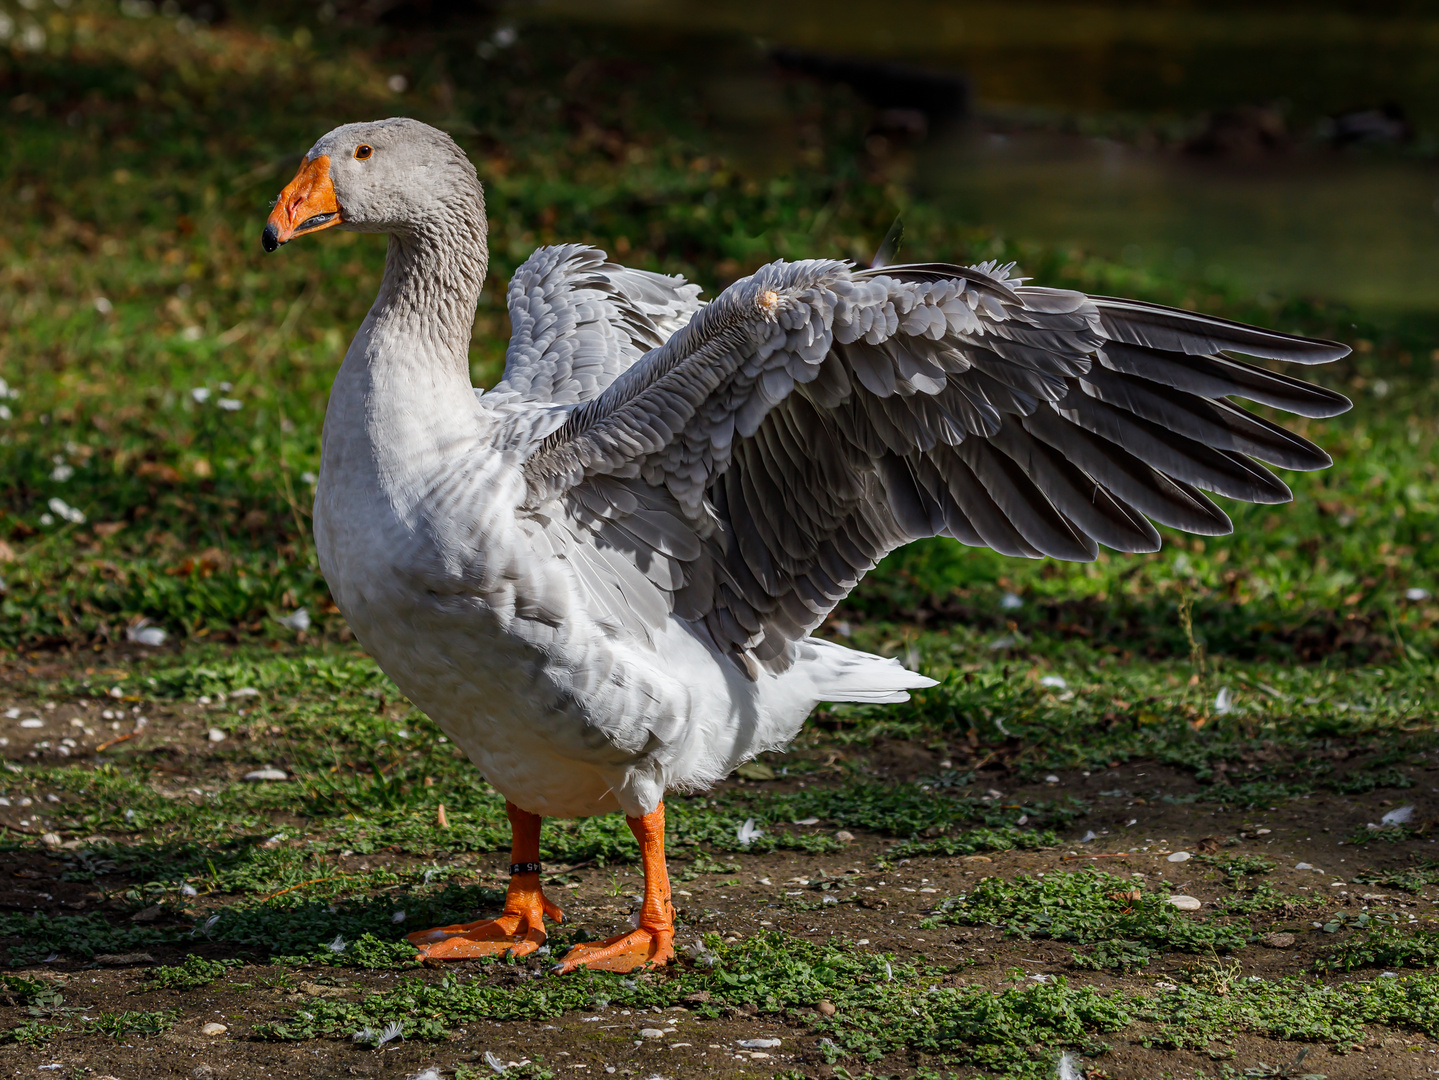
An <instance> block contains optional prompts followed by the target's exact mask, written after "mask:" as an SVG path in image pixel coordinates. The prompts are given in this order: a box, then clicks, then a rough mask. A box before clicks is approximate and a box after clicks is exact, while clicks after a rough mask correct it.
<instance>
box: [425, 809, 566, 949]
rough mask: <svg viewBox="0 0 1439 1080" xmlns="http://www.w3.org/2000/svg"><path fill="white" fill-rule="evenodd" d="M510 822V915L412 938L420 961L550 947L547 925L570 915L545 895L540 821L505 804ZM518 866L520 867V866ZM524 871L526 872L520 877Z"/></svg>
mask: <svg viewBox="0 0 1439 1080" xmlns="http://www.w3.org/2000/svg"><path fill="white" fill-rule="evenodd" d="M505 811H506V812H507V813H508V815H509V818H510V833H511V843H510V859H511V864H512V865H511V867H510V870H511V875H510V887H509V891H508V892H507V893H506V894H505V910H504V914H502V915H501V916H500V917H499V918H498V919H482V920H481V921H479V922H472V923H461V924H458V925H455V926H437V927H435V928H434V929H433V930H421V931H420V932H419V933H416V934H410V935H409V941H410V944H411V945H414V946H415V947H416V948H417V949H419V950H420V955H419V956H417V957H416V959H417V960H474V959H477V958H479V957H482V956H498V955H500V954H501V953H507V954H509V955H510V956H528V955H529V954H530V953H532V952H534V951H535V950H536V949H538V948H539V947H540V946H541V945H543V944H544V943H545V919H546V918H547V917H548V918H550V919H552V920H554V921H555V922H564V921H565V915H564V912H562V911H561V910H560V909H559V908H557V907H556V906H555V905H554V904H552V903H550V901H549V900H548V899H547V898H546V897H545V894H544V893H543V892H542V891H541V890H540V874H539V869H538V867H539V865H540V862H539V860H540V818H539V815H538V814H531V813H529V812H527V811H525V810H521V809H520V808H519V807H518V806H516V805H515V804H514V803H510V802H507V803H505ZM515 864H518V865H515ZM516 871H522V872H516Z"/></svg>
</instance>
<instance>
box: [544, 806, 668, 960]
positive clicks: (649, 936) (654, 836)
mask: <svg viewBox="0 0 1439 1080" xmlns="http://www.w3.org/2000/svg"><path fill="white" fill-rule="evenodd" d="M625 821H626V823H628V825H629V827H630V832H632V833H634V834H635V839H636V840H638V841H639V842H640V859H641V860H642V861H643V863H644V868H645V899H644V905H643V906H642V907H641V908H640V924H639V927H638V928H637V929H635V930H631V931H630V932H629V933H628V934H621V935H620V936H619V937H612V938H610V939H609V940H608V941H596V942H592V943H588V944H585V945H576V946H575V947H574V948H573V949H571V950H570V951H569V952H568V953H566V954H565V958H564V959H563V960H562V961H560V962H559V963H558V964H557V965H555V970H556V971H557V972H567V971H574V970H575V969H576V968H581V967H587V968H594V969H595V970H597V971H634V970H635V969H636V968H640V967H662V966H663V965H665V964H668V963H671V962H672V961H673V960H674V958H675V945H674V942H675V909H674V905H673V904H671V903H670V876H669V872H668V871H667V870H666V869H665V804H664V803H660V805H659V806H658V807H656V808H655V809H654V811H653V812H651V813H648V814H646V815H645V816H644V817H641V818H632V817H627V818H625Z"/></svg>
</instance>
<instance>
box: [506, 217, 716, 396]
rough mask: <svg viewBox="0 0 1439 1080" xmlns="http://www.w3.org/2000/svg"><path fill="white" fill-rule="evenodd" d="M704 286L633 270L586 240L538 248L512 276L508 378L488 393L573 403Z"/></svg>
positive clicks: (678, 321)
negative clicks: (588, 245) (585, 244)
mask: <svg viewBox="0 0 1439 1080" xmlns="http://www.w3.org/2000/svg"><path fill="white" fill-rule="evenodd" d="M699 292H700V290H699V286H698V285H690V284H687V283H686V282H685V280H684V279H683V278H680V277H669V276H667V275H664V274H654V273H650V272H649V271H646V270H631V269H629V268H628V267H625V266H619V265H617V264H615V263H612V262H610V261H609V259H608V257H607V256H606V255H605V253H604V252H603V251H599V250H598V249H596V248H592V247H585V246H584V245H581V244H565V245H562V246H559V247H544V248H540V249H539V250H538V251H536V252H535V253H534V254H533V255H531V256H530V257H529V258H528V259H526V260H525V261H524V263H522V264H521V265H520V267H519V269H518V270H516V271H515V276H514V277H513V278H512V279H511V280H510V288H509V295H508V298H507V302H508V305H509V311H510V325H511V327H512V333H511V336H510V344H509V349H508V350H507V351H506V355H505V375H504V379H503V380H502V381H501V382H499V383H498V384H496V385H495V387H494V388H493V389H492V390H490V391H489V392H488V393H487V394H486V395H485V396H486V397H487V398H491V399H498V400H503V399H513V400H521V401H529V402H547V403H550V404H555V405H573V404H575V403H577V402H581V401H588V400H590V399H591V398H593V397H595V396H596V395H598V394H599V393H600V392H601V391H603V390H604V389H605V387H607V386H609V385H610V383H611V382H613V381H614V379H615V376H616V375H618V374H619V373H620V372H622V371H624V370H625V369H626V368H627V367H629V366H630V365H631V364H633V363H634V362H635V361H636V360H638V359H639V358H640V357H641V356H642V355H644V354H645V353H646V352H648V351H649V350H650V349H653V348H655V347H656V346H658V345H662V344H664V342H665V341H667V340H668V339H669V337H670V335H671V334H673V333H674V332H675V331H676V330H678V329H679V328H680V327H681V326H683V325H684V324H685V323H687V322H688V321H689V320H690V317H691V316H692V315H693V314H694V313H695V312H696V311H698V310H699V309H700V307H702V306H703V303H702V301H701V300H700V299H699Z"/></svg>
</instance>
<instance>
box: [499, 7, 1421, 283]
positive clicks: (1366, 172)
mask: <svg viewBox="0 0 1439 1080" xmlns="http://www.w3.org/2000/svg"><path fill="white" fill-rule="evenodd" d="M1373 9H1374V5H1372V4H1361V3H1350V4H1345V3H1340V2H1333V0H1331V2H1329V3H1325V2H1323V0H1316V2H1310V3H1290V2H1286V0H1272V2H1270V3H1261V2H1258V0H1254V2H1250V3H1245V4H1242V5H1236V4H1228V3H1225V2H1224V0H1210V2H1208V3H1204V4H1199V3H1195V4H1193V5H1190V4H1187V3H1184V2H1171V3H1169V4H1165V5H1158V4H1119V3H1103V2H1098V0H1094V2H1063V0H1050V2H1031V0H1013V2H1006V3H973V4H970V3H940V2H937V0H886V2H885V3H884V4H876V3H874V0H825V2H823V3H819V2H813V3H811V2H787V3H785V4H775V3H772V2H768V0H766V2H764V3H761V2H759V0H740V2H735V3H723V4H721V3H715V2H713V0H583V3H581V2H580V0H535V2H533V3H530V4H526V5H525V6H524V8H523V10H524V12H525V13H526V14H527V15H531V16H534V15H538V16H540V17H541V18H560V19H565V20H566V21H594V22H599V23H605V24H608V25H611V26H615V25H619V26H623V27H625V28H627V30H628V31H629V32H632V33H633V34H634V35H635V39H636V41H640V40H642V39H644V38H645V37H646V36H647V35H651V36H653V35H663V37H664V39H665V40H666V41H670V42H687V44H685V45H684V48H685V52H686V54H687V55H688V56H690V57H694V56H699V57H704V56H707V55H708V56H711V57H713V64H712V67H711V70H707V71H704V70H696V77H697V78H706V79H709V80H712V81H713V82H714V83H715V85H716V87H719V88H721V89H719V90H718V91H717V94H716V97H717V98H720V99H723V100H727V101H732V102H739V101H742V100H748V101H749V102H750V105H749V106H748V107H747V109H748V111H747V109H746V108H744V107H737V108H735V109H734V110H732V112H733V115H732V116H731V117H730V121H731V122H732V123H736V124H738V125H740V126H741V127H743V126H744V124H745V123H746V115H750V116H752V122H753V124H754V125H755V126H760V125H762V124H763V122H764V116H763V114H764V109H763V108H762V102H763V99H764V97H765V95H766V93H767V92H768V91H767V89H766V87H765V85H764V83H765V79H767V78H773V75H772V74H765V73H763V72H761V71H760V68H759V67H757V66H755V65H741V66H742V67H744V70H736V69H735V68H734V58H735V56H736V50H734V49H733V48H714V49H712V50H706V48H705V47H704V42H705V41H706V40H714V41H719V40H728V41H730V42H733V41H735V40H737V39H744V40H747V41H750V42H752V43H753V45H754V46H755V47H756V48H757V49H759V50H770V49H774V48H786V49H796V50H804V51H806V52H807V53H809V54H818V55H824V56H836V57H851V58H862V59H865V60H869V61H877V62H890V63H901V64H904V65H908V66H911V67H916V68H923V69H927V70H929V71H932V72H936V73H940V74H944V73H950V74H962V75H963V77H964V78H965V79H967V80H968V83H969V86H970V88H971V91H972V108H971V111H970V117H969V119H968V120H967V121H966V122H964V123H959V124H954V125H950V126H947V127H946V128H945V129H944V130H943V131H935V130H933V129H931V130H930V131H929V133H928V135H927V137H925V138H924V139H922V140H921V141H919V143H918V144H917V145H916V146H915V147H913V148H912V149H911V150H909V151H906V153H907V154H908V155H909V161H910V167H911V168H912V176H913V180H914V182H915V183H916V184H917V185H918V187H919V188H920V189H921V190H922V191H923V192H924V194H925V195H926V196H927V197H928V198H930V199H931V200H933V201H936V202H938V203H939V204H940V205H941V206H944V207H947V208H949V209H950V210H951V212H952V213H953V214H954V215H955V217H956V219H957V220H959V221H962V222H964V223H966V224H984V225H990V226H993V227H995V228H997V229H999V230H1000V231H1001V232H1003V233H1005V234H1007V235H1010V236H1014V237H1016V238H1025V239H1033V240H1039V241H1044V242H1049V243H1061V244H1064V243H1071V244H1075V245H1079V246H1081V247H1083V248H1085V249H1087V250H1090V251H1095V252H1098V253H1100V254H1103V255H1106V256H1109V257H1112V258H1122V259H1125V260H1126V261H1130V262H1133V263H1135V264H1138V265H1149V266H1155V267H1162V268H1163V269H1165V270H1166V272H1171V273H1172V272H1176V271H1177V272H1178V273H1180V274H1181V275H1184V276H1191V277H1192V278H1193V279H1194V280H1195V281H1196V282H1200V283H1202V282H1204V281H1206V280H1212V281H1222V282H1224V283H1226V284H1228V285H1230V286H1232V287H1238V288H1241V289H1244V290H1250V291H1252V292H1253V293H1255V294H1264V293H1268V294H1273V295H1292V294H1305V295H1312V296H1316V297H1320V298H1331V299H1336V300H1342V301H1345V302H1348V303H1351V304H1355V305H1360V306H1363V307H1365V308H1368V309H1370V310H1375V311H1379V310H1386V309H1387V310H1392V311H1396V312H1399V311H1410V312H1416V311H1423V312H1434V311H1439V288H1436V278H1435V274H1434V266H1435V260H1436V257H1439V62H1436V61H1439V17H1436V16H1434V15H1432V14H1429V13H1427V12H1426V9H1425V6H1424V5H1420V4H1412V5H1408V6H1406V5H1405V4H1404V3H1402V2H1400V3H1395V4H1389V5H1386V6H1385V12H1384V13H1383V14H1380V15H1376V14H1375V13H1374V11H1373ZM756 103H759V104H756ZM901 112H902V110H901ZM1336 118H1337V122H1336ZM901 119H902V118H901ZM1346 136H1348V137H1347V138H1346Z"/></svg>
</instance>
